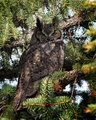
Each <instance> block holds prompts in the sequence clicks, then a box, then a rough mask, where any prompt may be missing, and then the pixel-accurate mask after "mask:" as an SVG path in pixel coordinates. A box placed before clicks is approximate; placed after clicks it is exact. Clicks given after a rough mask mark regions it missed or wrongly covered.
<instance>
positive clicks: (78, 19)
mask: <svg viewBox="0 0 96 120" xmlns="http://www.w3.org/2000/svg"><path fill="white" fill-rule="evenodd" d="M83 21H84V20H83V17H82V15H77V16H74V17H72V18H70V19H67V20H66V21H62V22H61V23H60V24H59V26H60V28H61V29H67V28H69V27H72V26H74V25H78V24H80V23H82V22H83Z"/></svg>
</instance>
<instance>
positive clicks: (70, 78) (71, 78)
mask: <svg viewBox="0 0 96 120" xmlns="http://www.w3.org/2000/svg"><path fill="white" fill-rule="evenodd" d="M80 76H82V75H81V73H79V72H78V71H76V70H71V71H69V72H68V75H67V77H66V76H64V78H63V79H59V85H60V86H62V87H63V88H64V87H65V86H66V85H68V84H70V83H71V82H73V81H74V80H75V79H76V78H78V77H80Z"/></svg>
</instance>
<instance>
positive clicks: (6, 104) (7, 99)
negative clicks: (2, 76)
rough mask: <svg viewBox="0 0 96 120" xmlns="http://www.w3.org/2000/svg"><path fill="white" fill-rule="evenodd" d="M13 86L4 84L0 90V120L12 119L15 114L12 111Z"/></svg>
mask: <svg viewBox="0 0 96 120" xmlns="http://www.w3.org/2000/svg"><path fill="white" fill-rule="evenodd" d="M14 93H15V88H14V87H12V86H11V85H8V84H4V85H3V87H2V89H1V92H0V109H1V110H2V117H1V118H0V120H9V119H10V120H14V119H15V114H14V111H13V97H14Z"/></svg>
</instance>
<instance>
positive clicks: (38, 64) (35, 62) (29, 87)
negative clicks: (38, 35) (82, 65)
mask: <svg viewBox="0 0 96 120" xmlns="http://www.w3.org/2000/svg"><path fill="white" fill-rule="evenodd" d="M63 62H64V43H63V42H56V43H55V42H47V43H44V44H37V45H35V46H31V47H29V49H28V50H26V51H25V52H24V53H23V55H22V56H21V60H20V76H19V81H18V86H17V91H16V94H15V98H14V109H15V110H20V108H21V107H22V102H23V101H24V100H25V99H26V98H28V97H34V96H35V95H36V94H37V89H36V88H34V84H35V83H37V82H40V81H41V80H42V79H43V78H44V77H46V76H50V75H51V74H52V73H53V72H54V71H56V70H58V69H60V68H62V67H63Z"/></svg>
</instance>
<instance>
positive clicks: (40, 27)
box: [36, 17, 42, 30]
mask: <svg viewBox="0 0 96 120" xmlns="http://www.w3.org/2000/svg"><path fill="white" fill-rule="evenodd" d="M36 25H37V27H38V28H39V29H40V30H42V23H41V21H40V19H39V18H38V17H37V23H36Z"/></svg>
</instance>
